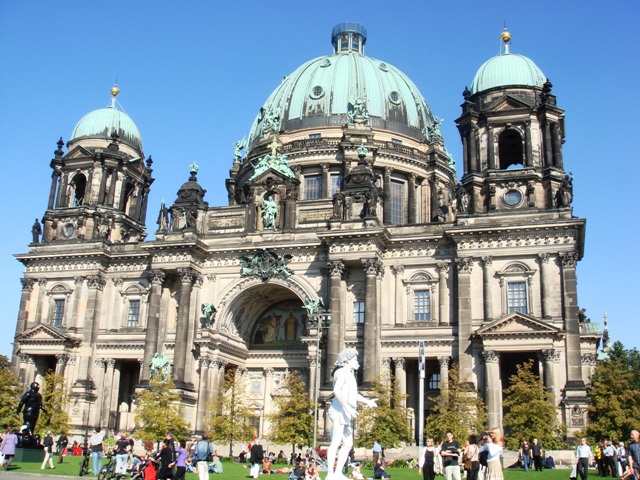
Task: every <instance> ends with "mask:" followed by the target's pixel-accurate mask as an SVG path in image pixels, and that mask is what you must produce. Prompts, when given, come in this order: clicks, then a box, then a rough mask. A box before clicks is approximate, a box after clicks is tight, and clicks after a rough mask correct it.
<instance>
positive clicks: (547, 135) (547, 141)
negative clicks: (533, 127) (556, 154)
mask: <svg viewBox="0 0 640 480" xmlns="http://www.w3.org/2000/svg"><path fill="white" fill-rule="evenodd" d="M542 133H543V135H544V157H545V158H544V160H545V161H544V166H545V167H552V166H553V148H552V144H551V125H550V124H549V120H548V119H546V118H545V119H544V120H543V121H542Z"/></svg>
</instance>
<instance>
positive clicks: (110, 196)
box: [105, 168, 118, 207]
mask: <svg viewBox="0 0 640 480" xmlns="http://www.w3.org/2000/svg"><path fill="white" fill-rule="evenodd" d="M109 172H110V175H109V177H110V180H111V182H110V183H109V192H108V193H107V200H106V202H105V203H106V204H107V205H108V206H110V207H113V206H114V205H113V202H114V199H115V196H116V186H117V184H118V170H116V169H115V168H111V169H110V170H109Z"/></svg>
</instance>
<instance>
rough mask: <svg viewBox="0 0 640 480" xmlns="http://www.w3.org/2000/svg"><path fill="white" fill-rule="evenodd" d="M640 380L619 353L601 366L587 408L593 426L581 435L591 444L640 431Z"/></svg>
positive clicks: (593, 381)
mask: <svg viewBox="0 0 640 480" xmlns="http://www.w3.org/2000/svg"><path fill="white" fill-rule="evenodd" d="M616 343H619V342H616ZM634 350H635V349H634ZM637 381H638V378H637V374H636V373H634V372H633V371H632V370H630V368H629V362H628V361H626V360H625V358H621V357H620V356H618V355H617V354H615V355H614V358H610V359H608V360H604V361H602V362H600V363H598V365H597V366H596V369H595V372H594V374H593V376H592V377H591V388H590V391H589V405H588V407H587V414H588V417H589V425H588V426H587V427H586V428H585V429H584V430H583V432H581V434H582V435H584V436H586V437H587V438H588V439H589V441H591V442H599V441H602V440H605V439H611V440H614V441H615V440H622V439H626V438H628V435H629V432H630V431H631V430H633V429H634V428H638V424H637V421H638V418H640V390H638V388H637V387H636V383H637Z"/></svg>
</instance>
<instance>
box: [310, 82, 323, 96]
mask: <svg viewBox="0 0 640 480" xmlns="http://www.w3.org/2000/svg"><path fill="white" fill-rule="evenodd" d="M323 95H324V90H323V89H322V87H321V86H320V85H316V86H315V87H313V90H311V98H314V99H315V98H320V97H322V96H323Z"/></svg>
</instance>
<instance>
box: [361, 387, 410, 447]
mask: <svg viewBox="0 0 640 480" xmlns="http://www.w3.org/2000/svg"><path fill="white" fill-rule="evenodd" d="M367 396H369V397H371V398H375V399H376V400H377V401H376V403H377V407H364V408H363V409H362V411H361V412H360V414H359V415H358V417H357V418H356V421H357V424H358V438H357V439H356V446H358V447H370V446H371V445H373V442H375V441H376V440H377V441H379V442H380V444H382V445H384V446H385V447H388V448H395V447H399V446H401V443H402V442H412V441H413V435H412V434H411V427H410V426H409V422H408V421H407V419H408V412H407V409H406V408H405V407H404V406H403V405H404V401H405V400H406V398H407V395H403V394H401V393H399V392H398V391H397V390H396V389H394V388H392V386H391V384H390V382H388V381H385V380H383V379H382V378H376V379H374V380H373V381H372V382H371V389H370V390H369V392H368V393H367Z"/></svg>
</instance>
